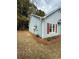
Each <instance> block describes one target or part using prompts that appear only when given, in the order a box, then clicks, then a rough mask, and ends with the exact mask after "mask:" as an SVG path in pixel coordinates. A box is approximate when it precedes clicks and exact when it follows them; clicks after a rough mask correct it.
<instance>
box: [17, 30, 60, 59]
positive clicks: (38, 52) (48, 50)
mask: <svg viewBox="0 0 79 59" xmlns="http://www.w3.org/2000/svg"><path fill="white" fill-rule="evenodd" d="M34 39H35V38H34V35H32V34H30V33H29V32H28V31H18V32H17V59H61V58H60V56H61V52H60V50H61V44H60V41H58V42H57V43H55V44H51V45H44V44H41V43H38V42H37V41H36V40H34Z"/></svg>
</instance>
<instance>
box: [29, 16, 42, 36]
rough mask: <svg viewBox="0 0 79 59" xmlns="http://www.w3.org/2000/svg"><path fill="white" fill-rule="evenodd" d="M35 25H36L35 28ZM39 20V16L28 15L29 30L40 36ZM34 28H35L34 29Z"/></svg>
mask: <svg viewBox="0 0 79 59" xmlns="http://www.w3.org/2000/svg"><path fill="white" fill-rule="evenodd" d="M35 26H37V28H36V29H35ZM41 26H42V24H41V21H40V19H39V18H37V17H35V16H31V17H30V22H29V31H30V32H32V33H34V34H36V35H39V36H40V37H42V33H41V32H42V31H41V30H42V29H41ZM34 29H35V30H34Z"/></svg>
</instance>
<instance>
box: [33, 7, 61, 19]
mask: <svg viewBox="0 0 79 59" xmlns="http://www.w3.org/2000/svg"><path fill="white" fill-rule="evenodd" d="M58 10H60V8H58V9H55V10H53V11H51V12H50V13H48V14H47V15H45V16H44V17H41V16H38V15H35V14H31V15H32V16H34V17H37V18H40V19H45V18H47V17H49V16H50V15H51V14H53V13H55V12H56V11H58Z"/></svg>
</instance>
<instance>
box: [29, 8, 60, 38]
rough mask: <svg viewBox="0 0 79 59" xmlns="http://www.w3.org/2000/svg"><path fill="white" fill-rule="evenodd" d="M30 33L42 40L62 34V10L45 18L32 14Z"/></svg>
mask: <svg viewBox="0 0 79 59" xmlns="http://www.w3.org/2000/svg"><path fill="white" fill-rule="evenodd" d="M29 31H30V32H32V33H34V34H35V35H39V36H40V37H41V38H47V37H53V36H58V35H60V34H61V10H60V9H56V10H54V11H52V12H50V13H49V14H47V15H46V16H44V17H40V16H37V15H34V14H32V15H31V16H30V22H29Z"/></svg>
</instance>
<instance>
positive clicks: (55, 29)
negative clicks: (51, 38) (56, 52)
mask: <svg viewBox="0 0 79 59" xmlns="http://www.w3.org/2000/svg"><path fill="white" fill-rule="evenodd" d="M53 32H56V33H57V24H53Z"/></svg>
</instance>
